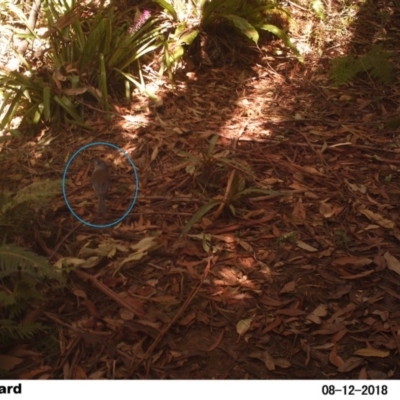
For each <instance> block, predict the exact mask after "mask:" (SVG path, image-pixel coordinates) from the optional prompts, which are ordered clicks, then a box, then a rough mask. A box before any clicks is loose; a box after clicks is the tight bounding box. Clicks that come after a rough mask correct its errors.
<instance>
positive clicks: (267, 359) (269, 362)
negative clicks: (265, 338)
mask: <svg viewBox="0 0 400 400" xmlns="http://www.w3.org/2000/svg"><path fill="white" fill-rule="evenodd" d="M262 359H263V361H264V364H265V366H266V367H267V369H268V371H273V370H275V362H274V359H273V357H272V356H271V354H269V353H268V351H267V350H265V351H264V352H263V357H262Z"/></svg>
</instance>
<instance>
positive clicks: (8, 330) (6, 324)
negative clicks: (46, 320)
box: [0, 319, 45, 343]
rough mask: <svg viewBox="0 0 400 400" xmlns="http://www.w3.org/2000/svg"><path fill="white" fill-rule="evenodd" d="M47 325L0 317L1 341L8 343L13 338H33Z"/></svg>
mask: <svg viewBox="0 0 400 400" xmlns="http://www.w3.org/2000/svg"><path fill="white" fill-rule="evenodd" d="M44 330H45V327H44V326H43V325H42V324H40V323H29V324H17V323H16V322H14V321H11V320H9V319H0V343H8V342H10V341H12V340H17V339H21V340H26V339H31V338H32V337H33V336H34V335H36V334H37V333H39V332H43V331H44Z"/></svg>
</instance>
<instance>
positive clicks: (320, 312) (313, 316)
mask: <svg viewBox="0 0 400 400" xmlns="http://www.w3.org/2000/svg"><path fill="white" fill-rule="evenodd" d="M327 310H328V306H327V305H326V304H320V305H319V306H318V307H317V308H316V309H315V310H314V311H312V312H311V313H310V314H308V315H307V317H306V320H307V321H310V322H314V324H318V325H319V324H320V323H321V322H322V320H321V318H320V317H326V315H327V314H328V311H327Z"/></svg>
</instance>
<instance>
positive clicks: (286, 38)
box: [259, 24, 303, 62]
mask: <svg viewBox="0 0 400 400" xmlns="http://www.w3.org/2000/svg"><path fill="white" fill-rule="evenodd" d="M259 28H260V29H263V30H265V31H268V32H271V33H273V34H274V35H275V36H277V37H278V38H279V39H281V40H282V41H283V43H285V45H286V46H287V47H289V48H290V49H291V50H292V51H293V53H294V54H296V56H297V58H298V59H299V61H301V62H303V57H302V56H301V55H300V52H299V50H298V49H297V47H296V46H295V45H294V44H293V43H292V41H291V40H290V38H289V36H288V35H287V33H286V32H285V31H283V30H282V29H279V28H278V27H277V26H275V25H269V24H267V25H261V26H260V27H259Z"/></svg>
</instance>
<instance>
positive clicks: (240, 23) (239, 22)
mask: <svg viewBox="0 0 400 400" xmlns="http://www.w3.org/2000/svg"><path fill="white" fill-rule="evenodd" d="M224 18H226V19H227V20H229V21H232V22H233V24H234V25H235V26H236V28H238V29H240V31H241V32H242V33H243V34H244V35H245V36H247V37H248V38H249V39H251V40H252V41H253V42H254V43H256V44H257V42H258V38H259V34H258V32H257V29H255V28H254V26H253V25H251V24H250V23H249V22H248V21H247V20H246V19H244V18H242V17H239V16H237V15H233V14H229V15H224Z"/></svg>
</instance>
